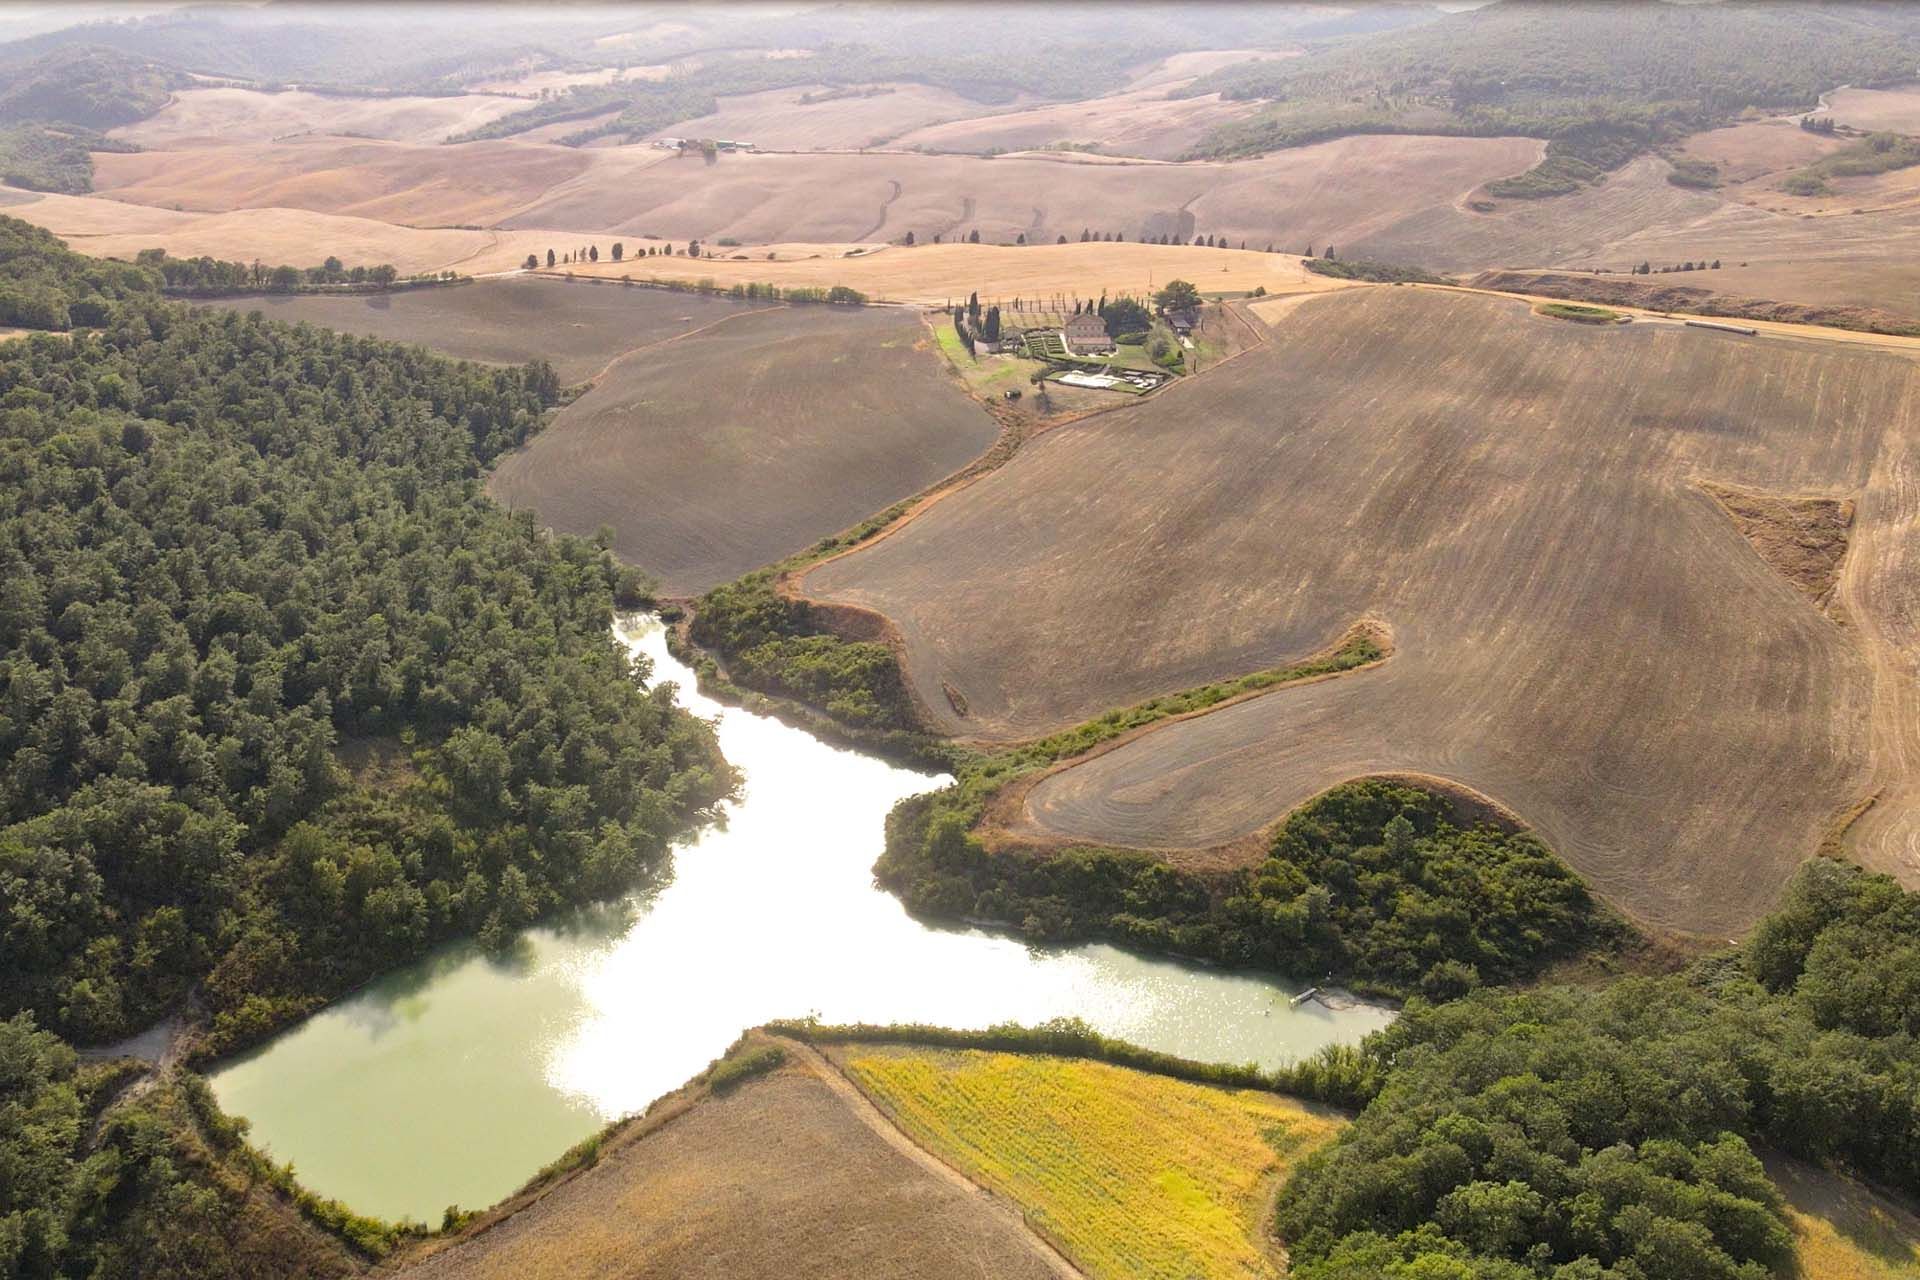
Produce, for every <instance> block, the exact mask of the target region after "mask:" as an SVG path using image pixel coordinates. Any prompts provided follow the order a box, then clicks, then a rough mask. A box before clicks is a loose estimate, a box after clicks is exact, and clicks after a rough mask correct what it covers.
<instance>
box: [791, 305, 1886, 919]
mask: <svg viewBox="0 0 1920 1280" xmlns="http://www.w3.org/2000/svg"><path fill="white" fill-rule="evenodd" d="M1916 413H1920V365H1916V364H1915V363H1914V362H1913V361H1912V360H1910V359H1908V358H1904V357H1901V356H1897V355H1892V354H1884V353H1879V352H1872V351H1865V350H1859V349H1854V348H1848V347H1845V346H1841V345H1838V344H1825V343H1813V342H1794V341H1787V340H1782V339H1776V338H1761V339H1742V338H1738V337H1734V336H1730V335H1723V334H1712V333H1705V332H1701V331H1697V330H1687V329H1683V328H1680V327H1679V326H1675V325H1662V324H1659V323H1657V322H1644V321H1643V322H1640V323H1636V324H1633V325H1631V326H1626V327H1613V328H1607V329H1593V328H1591V327H1588V326H1577V325H1568V324H1564V323H1561V322H1557V321H1553V320H1549V319H1544V318H1540V317H1535V316H1532V315H1530V314H1528V312H1527V310H1526V308H1525V307H1524V306H1522V305H1519V304H1514V303H1507V302H1502V301H1499V300H1495V299H1490V298H1483V297H1474V296H1469V295H1463V294H1453V293H1446V292H1439V291H1428V290H1410V289H1385V288H1372V289H1362V290H1349V291H1346V292H1344V293H1341V294H1336V295H1332V296H1329V297H1326V298H1322V299H1313V300H1308V301H1305V302H1302V303H1300V304H1299V305H1297V306H1295V307H1294V308H1293V309H1292V310H1290V311H1287V312H1285V313H1284V314H1282V315H1279V316H1278V318H1276V320H1275V327H1274V333H1273V337H1272V341H1271V342H1270V343H1269V344H1268V345H1267V346H1266V347H1264V348H1262V349H1260V350H1257V351H1254V352H1250V353H1249V354H1247V355H1245V356H1243V357H1241V358H1240V359H1238V360H1236V361H1233V362H1232V363H1230V364H1229V365H1227V366H1225V367H1223V368H1221V369H1218V370H1215V371H1214V372H1213V373H1211V374H1210V375H1208V376H1207V377H1205V378H1202V379H1200V380H1197V381H1196V382H1194V383H1192V384H1188V385H1182V386H1179V387H1176V388H1174V389H1172V390H1170V391H1169V392H1166V393H1163V394H1162V395H1160V396H1158V397H1155V398H1154V399H1152V400H1150V401H1148V402H1146V403H1145V404H1142V405H1140V406H1138V407H1137V408H1130V409H1126V410H1122V411H1119V412H1116V413H1113V414H1108V415H1104V416H1102V417H1100V418H1097V419H1093V420H1090V421H1089V422H1087V423H1084V424H1081V425H1078V426H1073V427H1069V428H1065V429H1062V430H1059V431H1056V432H1053V433H1050V434H1048V435H1047V436H1045V437H1042V438H1041V439H1040V440H1039V441H1037V442H1035V443H1034V444H1033V445H1032V446H1030V447H1029V448H1028V449H1026V450H1024V451H1023V452H1022V453H1021V454H1020V455H1019V456H1018V457H1017V458H1015V459H1014V461H1013V462H1011V463H1010V464H1008V465H1007V466H1006V467H1004V468H1002V469H1001V470H999V471H997V472H995V473H993V474H991V475H989V476H987V477H985V478H983V479H981V480H979V481H977V482H976V483H974V484H972V485H971V486H969V487H968V488H966V489H964V490H962V491H960V492H959V493H958V494H956V495H955V496H953V497H950V498H947V499H945V500H943V501H941V502H939V503H936V504H935V505H934V506H933V507H931V508H930V509H928V510H927V511H926V512H925V514H923V515H922V516H920V517H919V518H918V519H916V520H914V521H912V522H911V523H909V524H907V525H906V526H904V527H902V528H900V529H899V530H898V531H897V532H895V533H893V534H892V535H891V536H888V537H885V538H883V539H881V540H880V541H878V542H876V543H873V544H871V545H869V546H868V547H867V548H864V549H862V550H860V551H858V552H855V553H853V554H851V555H847V556H843V557H841V558H838V559H835V560H830V561H827V562H825V563H823V564H822V565H820V566H818V567H816V568H815V569H813V570H812V571H811V572H810V573H808V574H807V575H806V577H805V578H804V579H803V582H802V589H803V590H804V591H805V593H806V594H808V595H809V596H813V597H816V598H820V599H824V600H828V601H833V602H837V603H842V604H850V605H856V606H861V607H866V608H869V609H873V610H876V611H878V612H880V613H882V614H884V615H886V616H887V617H888V618H889V619H891V620H892V621H893V623H894V624H895V625H896V626H897V627H898V629H899V632H900V634H901V637H902V639H903V643H904V651H905V665H906V670H907V673H908V676H909V678H910V680H911V681H912V682H913V684H914V686H915V688H916V690H917V691H918V693H919V694H920V697H921V699H922V701H923V702H924V703H925V704H926V705H927V706H929V707H931V708H933V709H934V711H935V714H936V715H937V716H938V717H939V718H940V720H941V721H942V723H941V725H940V727H941V728H943V729H945V730H947V731H949V732H953V733H956V734H959V735H962V736H965V737H972V738H983V739H990V740H998V741H1005V740H1012V739H1019V738H1025V737H1029V736H1033V735H1036V734H1039V733H1041V732H1044V731H1047V730H1050V729H1053V728H1057V727H1060V726H1063V725H1066V724H1070V723H1074V722H1077V721H1079V720H1081V719H1084V718H1086V717H1088V716H1091V715H1094V714H1097V713H1099V712H1101V711H1103V710H1105V709H1107V708H1109V707H1112V706H1117V705H1125V704H1130V703H1133V702H1136V701H1139V700H1141V699H1143V698H1145V697H1148V696H1151V695H1153V694H1156V693H1161V692H1166V691H1169V690H1174V689H1179V688H1184V687H1188V686H1191V685H1196V684H1200V683H1204V682H1206V681H1209V680H1213V679H1217V678H1221V677H1225V676H1229V675H1234V674H1238V673H1241V672H1246V671H1250V670H1255V669H1260V668H1264V667H1269V666H1274V665H1278V664H1280V663H1282V662H1284V661H1287V660H1289V659H1293V658H1297V657H1300V656H1302V655H1304V654H1308V653H1311V652H1314V651H1317V650H1319V649H1321V648H1322V647H1324V646H1325V645H1327V644H1328V643H1329V642H1331V641H1332V640H1334V639H1335V638H1336V637H1338V636H1339V635H1340V634H1341V633H1343V632H1344V631H1345V630H1346V628H1347V627H1348V626H1349V625H1351V624H1352V623H1353V622H1354V621H1355V620H1356V619H1359V618H1362V617H1374V618H1377V619H1379V620H1381V621H1383V622H1384V623H1386V624H1387V625H1388V626H1390V627H1391V629H1392V631H1393V634H1394V638H1395V653H1394V656H1393V657H1392V658H1391V659H1390V660H1389V661H1388V662H1386V663H1385V664H1383V665H1382V666H1380V667H1377V668H1374V669H1371V670H1367V671H1362V672H1358V673H1355V674H1352V675H1348V676H1344V677H1340V678H1337V679H1333V680H1329V681H1325V682H1322V683H1319V684H1313V685H1308V686H1304V687H1299V688H1293V689H1287V690H1284V691H1280V692H1276V693H1274V694H1270V695H1266V696H1263V697H1259V698H1256V699H1253V700H1251V701H1248V702H1244V703H1240V704H1237V705H1234V706H1231V707H1228V708H1226V709H1223V710H1221V711H1218V712H1214V713H1211V714H1208V715H1203V716H1200V717H1197V718H1194V719H1190V720H1184V721H1179V722H1175V723H1172V724H1168V725H1166V726H1164V727H1161V728H1157V729H1155V730H1152V731H1149V732H1148V733H1146V734H1143V735H1142V736H1140V737H1138V738H1136V739H1133V740H1132V741H1130V742H1128V743H1126V744H1124V745H1122V746H1121V747H1119V748H1117V749H1114V750H1111V751H1109V752H1107V753H1105V754H1102V755H1097V756H1094V757H1091V758H1089V759H1088V760H1086V761H1085V762H1084V763H1081V764H1079V765H1077V766H1074V767H1070V768H1067V769H1065V770H1063V771H1061V772H1058V773H1055V774H1053V775H1051V776H1049V777H1048V778H1046V779H1044V780H1043V781H1042V782H1041V783H1039V784H1038V785H1036V786H1035V787H1034V788H1033V790H1032V791H1031V792H1030V793H1029V795H1028V797H1027V800H1026V805H1025V814H1024V819H1023V820H1024V823H1025V826H1026V828H1027V830H1026V832H1025V833H1024V834H1026V835H1029V836H1031V837H1032V838H1035V839H1041V840H1049V839H1050V840H1055V841H1065V842H1075V841H1079V842H1086V841H1094V842H1101V843H1110V844H1120V845H1129V846H1136V847H1144V848H1155V849H1164V850H1180V849H1192V848H1204V847H1212V846H1218V845H1221V844H1224V843H1227V842H1230V841H1233V840H1235V839H1237V838H1240V837H1243V836H1245V835H1247V834H1249V833H1251V832H1254V831H1257V830H1259V829H1262V828H1264V827H1265V826H1266V825H1268V824H1270V823H1271V822H1273V821H1274V820H1275V819H1277V818H1278V817H1280V816H1281V815H1282V814H1284V813H1285V812H1286V811H1287V810H1288V809H1290V808H1292V807H1293V806H1294V805H1296V804H1298V803H1300V802H1301V801H1304V800H1305V799H1307V798H1309V797H1310V796H1312V795H1314V794H1317V793H1318V792H1319V791H1321V790H1324V789H1325V788H1326V787H1328V786H1331V785H1333V784H1335V783H1337V782H1340V781H1342V780H1345V779H1347V778H1352V777H1355V776H1360V775H1365V774H1371V773H1383V772H1390V773H1401V774H1424V775H1429V776H1435V777H1438V778H1441V779H1443V780H1446V781H1448V782H1450V783H1452V784H1455V785H1459V786H1464V787H1467V788H1469V789H1472V790H1476V791H1479V792H1481V793H1483V794H1485V795H1488V796H1491V797H1492V798H1493V799H1495V800H1497V801H1499V802H1501V803H1503V804H1505V805H1506V806H1508V807H1509V808H1510V809H1512V810H1513V811H1515V812H1517V813H1518V814H1519V815H1520V816H1521V817H1522V818H1524V819H1525V820H1526V821H1528V822H1529V823H1531V824H1532V825H1534V826H1535V827H1536V828H1538V829H1539V830H1540V832H1541V833H1542V835H1543V836H1544V837H1545V838H1546V839H1548V840H1549V841H1550V842H1551V843H1552V844H1553V845H1554V847H1555V848H1556V849H1557V850H1558V851H1559V852H1560V853H1561V854H1562V855H1563V856H1564V857H1565V858H1566V859H1567V860H1568V862H1569V863H1571V864H1572V865H1573V866H1574V867H1575V868H1576V869H1578V870H1579V871H1580V872H1581V873H1583V874H1584V875H1585V876H1587V877H1588V879H1589V880H1590V881H1591V882H1592V883H1593V884H1594V886H1595V887H1596V888H1597V889H1598V890H1599V891H1600V892H1601V893H1602V894H1604V895H1605V896H1606V897H1608V898H1609V899H1610V900H1611V901H1613V902H1614V903H1615V904H1617V905H1618V906H1620V907H1622V908H1623V909H1625V910H1626V911H1627V912H1628V913H1629V914H1631V915H1632V916H1634V917H1635V918H1637V919H1638V920H1640V921H1642V922H1643V923H1646V924H1650V925H1654V926H1657V927H1663V928H1668V929H1673V930H1676V931H1682V932H1692V933H1698V934H1704V935H1708V936H1726V935H1728V934H1731V933H1734V932H1737V931H1738V930H1739V929H1740V928H1742V927H1743V926H1744V925H1746V924H1748V923H1751V921H1752V920H1753V919H1755V918H1756V917H1757V916H1758V915H1759V914H1761V913H1762V912H1763V911H1764V910H1765V909H1766V908H1767V906H1768V905H1769V904H1770V902H1771V901H1772V898H1773V895H1774V893H1775V892H1776V890H1777V889H1778V887H1779V886H1780V885H1781V884H1782V883H1783V882H1784V881H1785V879H1786V877H1787V876H1788V874H1789V873H1790V872H1791V870H1792V868H1793V867H1794V866H1795V865H1797V864H1798V863H1799V862H1800V861H1801V860H1802V859H1804V858H1805V857H1807V856H1808V855H1810V854H1812V853H1813V852H1814V851H1815V849H1816V848H1817V847H1818V846H1819V845H1820V843H1821V841H1822V839H1823V838H1824V837H1826V836H1827V835H1828V834H1829V833H1830V831H1831V830H1832V829H1833V827H1834V824H1835V822H1836V819H1837V817H1838V815H1839V813H1840V812H1841V811H1842V810H1843V809H1846V808H1847V807H1848V806H1850V805H1853V804H1855V803H1857V802H1859V801H1860V800H1861V799H1863V798H1864V797H1865V796H1868V795H1870V794H1874V793H1876V792H1878V793H1879V794H1880V797H1881V799H1880V802H1879V804H1877V805H1876V806H1875V808H1874V810H1873V811H1872V813H1870V814H1869V820H1868V821H1864V822H1863V823H1861V824H1860V826H1859V827H1858V828H1857V835H1858V837H1859V841H1860V843H1859V845H1858V850H1859V852H1860V853H1861V855H1862V856H1863V858H1864V859H1865V860H1867V861H1869V862H1871V863H1874V864H1875V865H1878V866H1881V867H1883V868H1884V869H1887V870H1892V871H1895V872H1897V873H1899V874H1901V875H1902V876H1903V877H1904V878H1905V879H1907V880H1908V881H1909V882H1914V881H1916V880H1920V842H1916V840H1915V838H1914V834H1913V827H1914V812H1915V809H1916V807H1917V806H1916V805H1915V804H1914V803H1913V798H1912V796H1911V794H1910V792H1911V789H1912V788H1911V784H1910V783H1908V782H1906V781H1904V780H1905V779H1908V778H1911V777H1912V776H1913V774H1912V771H1911V770H1910V769H1908V768H1906V765H1905V761H1906V759H1908V758H1911V757H1912V755H1913V746H1912V743H1911V742H1910V739H1911V737H1912V735H1913V732H1914V730H1913V728H1912V727H1911V724H1910V722H1911V720H1912V717H1911V716H1910V715H1909V714H1908V712H1909V711H1910V708H1911V705H1912V701H1913V695H1912V677H1911V672H1910V671H1909V670H1908V667H1909V665H1910V664H1908V663H1907V661H1906V660H1905V659H1904V658H1902V657H1901V654H1903V653H1905V652H1910V651H1911V649H1910V646H1911V644H1912V642H1913V639H1914V634H1913V626H1914V619H1915V617H1916V611H1915V609H1914V607H1913V606H1914V601H1913V600H1912V599H1911V598H1910V597H1911V595H1912V592H1911V590H1910V589H1909V588H1908V587H1907V586H1906V585H1904V584H1906V583H1907V582H1908V581H1909V579H1910V576H1911V575H1910V572H1909V566H1908V564H1907V562H1908V560H1909V559H1910V554H1909V552H1908V551H1907V549H1906V546H1907V542H1906V539H1907V537H1908V534H1909V533H1910V531H1911V529H1912V527H1913V525H1914V523H1915V520H1916V512H1920V492H1916V491H1915V490H1914V489H1913V487H1912V486H1911V485H1910V484H1909V483H1908V482H1907V481H1906V480H1905V479H1904V476H1905V474H1906V471H1905V466H1904V463H1903V462H1902V459H1903V458H1904V456H1905V453H1904V451H1905V449H1906V448H1907V447H1908V445H1909V443H1910V434H1909V432H1910V429H1911V428H1910V427H1905V429H1903V425H1904V424H1911V423H1913V422H1914V421H1916V416H1915V415H1916ZM1703 480H1710V481H1716V482H1719V483H1721V484H1724V485H1731V486H1738V487H1741V488H1743V489H1748V490H1755V491H1760V492H1764V493H1779V494H1783V495H1791V496H1796V497H1822V496H1824V497H1834V498H1846V497H1851V498H1854V499H1855V500H1856V503H1857V516H1856V519H1855V522H1854V527H1853V530H1852V551H1851V553H1850V555H1849V558H1848V560H1847V561H1846V564H1845V566H1844V568H1843V571H1842V574H1841V579H1840V585H1839V587H1838V590H1837V592H1836V597H1835V603H1836V607H1837V609H1838V610H1840V611H1841V613H1842V614H1843V616H1845V617H1846V619H1847V625H1846V626H1842V625H1840V624H1838V623H1836V622H1835V621H1834V620H1833V618H1831V617H1829V616H1827V614H1825V613H1823V612H1822V611H1821V610H1820V608H1818V607H1817V606H1816V605H1815V604H1814V603H1813V602H1811V601H1809V599H1808V598H1807V597H1806V596H1805V595H1804V594H1802V593H1801V592H1800V591H1799V590H1797V589H1796V588H1795V587H1794V586H1793V585H1792V584H1791V583H1790V582H1788V581H1787V580H1786V579H1785V578H1784V577H1783V576H1781V574H1780V573H1778V572H1776V571H1775V570H1774V569H1773V568H1771V567H1769V566H1768V565H1767V564H1766V563H1765V562H1764V561H1763V560H1762V559H1761V558H1760V556H1759V554H1758V553H1756V551H1755V550H1754V548H1753V547H1752V546H1751V545H1750V544H1749V543H1748V542H1747V541H1746V540H1745V539H1744V538H1743V537H1742V536H1741V534H1740V532H1739V530H1738V529H1737V528H1736V526H1735V525H1734V523H1733V521H1732V520H1731V519H1730V518H1729V517H1728V515H1727V514H1726V513H1725V511H1723V510H1722V509H1721V508H1720V506H1719V505H1718V504H1717V503H1716V502H1715V501H1714V500H1713V499H1712V498H1711V497H1710V496H1709V495H1708V494H1707V493H1706V492H1705V491H1703V490H1702V489H1701V488H1700V487H1699V485H1698V483H1697V482H1698V481H1703ZM947 686H951V687H952V688H953V689H954V690H956V691H957V693H958V694H959V698H958V699H954V700H950V699H949V697H948V696H947V695H946V693H945V688H946V687H947ZM955 706H961V707H965V708H966V711H967V713H966V714H965V715H960V714H957V713H955V712H954V710H953V707H955Z"/></svg>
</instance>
